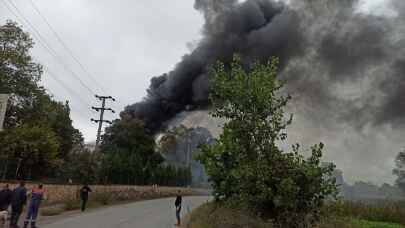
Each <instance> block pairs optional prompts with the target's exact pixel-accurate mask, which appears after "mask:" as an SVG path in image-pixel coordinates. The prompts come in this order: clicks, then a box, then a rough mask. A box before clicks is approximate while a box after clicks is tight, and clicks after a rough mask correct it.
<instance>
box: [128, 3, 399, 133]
mask: <svg viewBox="0 0 405 228" xmlns="http://www.w3.org/2000/svg"><path fill="white" fill-rule="evenodd" d="M358 5H359V2H358V1H356V0H345V1H341V0H339V1H338V0H328V1H309V0H307V1H302V0H301V1H298V0H296V1H290V3H289V4H283V3H279V2H278V3H275V2H273V1H270V0H248V1H245V2H243V3H239V2H238V1H236V0H196V2H195V8H196V9H197V10H199V11H201V12H202V14H203V15H204V17H205V20H206V23H205V25H204V28H203V35H204V36H203V39H202V40H201V41H200V42H199V44H198V45H197V47H196V48H195V49H194V50H193V51H192V52H191V53H190V54H188V55H185V56H184V57H183V59H182V61H181V62H180V63H178V64H177V66H176V67H175V68H174V70H173V71H171V72H169V73H167V74H164V75H162V76H158V77H155V78H153V79H152V81H151V86H150V88H149V90H148V95H147V97H146V98H145V100H144V101H142V102H140V103H137V104H134V105H131V106H128V107H127V108H126V110H125V112H126V113H129V114H131V115H132V116H134V117H136V118H141V119H144V120H145V122H146V126H147V127H148V128H150V129H151V130H156V129H158V128H159V127H160V126H161V124H162V123H163V122H164V121H166V120H168V119H170V118H172V117H173V116H174V115H175V114H177V113H178V112H180V111H182V110H184V109H185V108H186V106H188V105H197V106H198V105H201V104H204V103H206V102H207V97H208V91H209V88H208V87H209V85H208V79H207V71H208V69H209V67H210V66H211V65H212V64H213V63H215V62H216V61H217V60H221V61H224V62H229V61H230V60H231V59H232V56H233V54H235V53H238V54H240V55H241V56H242V60H243V61H244V62H246V63H250V62H253V61H257V60H259V61H266V60H268V59H269V58H270V57H271V56H278V57H280V59H281V63H282V74H281V77H284V78H285V79H286V80H287V82H288V84H287V91H288V92H289V93H291V94H292V95H293V96H294V95H295V97H297V99H298V100H297V101H296V103H297V105H303V106H308V105H309V106H311V107H312V108H315V107H316V108H317V109H318V110H319V111H318V114H319V116H322V115H326V116H330V117H331V116H332V117H334V118H335V119H336V120H339V121H343V122H353V124H355V125H356V127H358V128H361V127H364V126H365V125H367V124H372V125H384V124H388V125H392V126H394V127H402V126H403V125H404V124H405V115H403V113H404V111H405V105H404V101H403V100H405V99H404V98H405V97H404V95H405V92H404V91H405V81H404V80H405V78H404V77H405V76H404V75H405V67H404V63H405V55H403V54H404V53H403V52H404V47H405V46H404V45H403V44H404V41H403V34H404V33H403V28H402V27H401V26H400V24H401V22H403V19H404V16H405V6H404V4H403V3H402V1H400V0H396V1H393V2H392V5H393V6H395V8H394V7H393V9H395V10H397V12H396V15H387V16H375V15H369V14H365V13H362V12H360V11H359V10H358V8H359V7H358ZM360 82H361V83H362V88H355V87H353V86H350V84H353V83H360ZM347 85H348V86H347ZM351 87H352V88H351ZM350 90H352V91H350ZM359 90H361V91H359ZM312 110H313V109H312ZM319 116H318V117H316V118H320V117H319Z"/></svg>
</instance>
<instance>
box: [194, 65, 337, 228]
mask: <svg viewBox="0 0 405 228" xmlns="http://www.w3.org/2000/svg"><path fill="white" fill-rule="evenodd" d="M277 65H278V60H277V59H273V60H272V61H271V62H270V63H267V64H259V63H258V64H255V65H253V66H252V67H251V69H250V70H249V71H246V70H245V69H244V67H242V65H241V63H240V61H239V60H238V58H235V61H234V62H233V63H232V64H231V65H230V66H225V65H224V64H222V63H219V64H218V65H217V66H216V67H215V68H213V70H212V72H211V74H210V85H211V95H210V99H211V101H212V104H213V109H214V110H213V112H212V115H213V116H214V117H219V118H225V119H227V120H228V121H227V123H226V124H225V125H224V128H223V133H222V134H221V135H220V137H219V139H218V141H217V143H216V144H214V145H205V146H203V147H202V153H201V155H200V156H199V160H200V161H201V162H202V163H203V164H204V166H205V169H206V171H207V173H208V175H209V176H210V180H211V183H212V186H213V188H214V196H215V198H216V199H217V200H219V201H232V202H238V203H242V204H244V205H248V206H249V207H250V208H251V209H253V210H254V211H256V212H258V213H260V214H262V215H264V216H268V217H270V218H272V219H274V220H275V221H276V223H278V224H280V225H281V226H283V227H308V226H309V225H310V224H312V223H313V222H315V221H316V220H317V219H318V215H319V208H320V206H321V205H322V203H323V202H324V200H325V199H326V198H327V197H328V196H329V195H330V194H333V193H335V192H336V185H335V180H334V178H333V177H332V172H333V170H334V166H333V165H328V166H322V165H321V156H322V150H323V147H324V146H323V144H322V143H321V144H319V145H315V146H313V147H312V155H311V156H310V157H309V158H304V157H303V156H302V155H301V154H300V153H299V145H298V144H297V145H294V146H293V148H292V152H285V151H283V150H282V149H281V148H280V147H279V146H278V145H279V144H278V143H280V142H281V141H284V140H286V138H287V134H286V127H287V126H288V125H289V124H291V121H292V116H290V117H288V118H286V117H285V111H284V108H285V106H286V105H287V103H288V101H289V100H290V97H289V96H285V95H282V93H281V92H280V90H281V88H282V87H283V82H281V81H280V80H278V79H277Z"/></svg>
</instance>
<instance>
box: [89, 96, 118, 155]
mask: <svg viewBox="0 0 405 228" xmlns="http://www.w3.org/2000/svg"><path fill="white" fill-rule="evenodd" d="M95 97H96V98H97V99H99V100H100V101H101V107H91V108H92V109H93V110H95V111H97V112H100V118H99V119H93V118H92V119H91V122H94V123H98V130H97V141H96V150H97V148H98V145H99V144H100V139H101V129H102V128H103V123H108V124H112V121H110V120H104V112H105V111H111V112H112V113H115V111H114V110H113V109H112V108H106V107H105V105H106V101H107V100H111V101H116V100H115V98H113V97H112V96H99V95H95Z"/></svg>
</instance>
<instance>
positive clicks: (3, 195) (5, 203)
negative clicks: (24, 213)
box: [0, 184, 13, 224]
mask: <svg viewBox="0 0 405 228" xmlns="http://www.w3.org/2000/svg"><path fill="white" fill-rule="evenodd" d="M12 197H13V192H12V191H11V190H10V188H9V185H8V184H5V185H4V187H3V189H2V190H1V191H0V221H1V223H3V224H5V223H6V222H7V218H8V215H9V211H8V208H9V206H10V203H11V198H12Z"/></svg>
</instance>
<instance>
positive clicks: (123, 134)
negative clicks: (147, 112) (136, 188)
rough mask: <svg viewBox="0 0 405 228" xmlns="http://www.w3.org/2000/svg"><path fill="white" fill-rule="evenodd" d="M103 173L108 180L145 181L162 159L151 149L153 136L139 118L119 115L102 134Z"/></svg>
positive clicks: (123, 181)
mask: <svg viewBox="0 0 405 228" xmlns="http://www.w3.org/2000/svg"><path fill="white" fill-rule="evenodd" d="M101 151H102V152H103V153H104V156H105V159H104V165H103V167H104V169H105V175H106V176H108V177H109V178H108V179H109V180H111V181H113V180H114V181H118V182H120V183H131V184H145V183H148V181H149V180H150V179H151V178H152V174H153V172H154V170H155V169H156V168H157V167H158V166H159V164H161V163H162V162H163V158H162V156H161V155H160V154H159V153H157V152H156V151H155V140H154V138H153V136H151V135H149V134H147V133H146V132H145V128H144V126H143V123H142V121H140V120H137V119H133V118H129V117H126V116H123V117H122V118H121V119H120V120H116V121H115V122H114V123H113V125H112V126H111V127H108V128H107V129H106V132H105V134H104V135H103V140H102V145H101Z"/></svg>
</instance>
